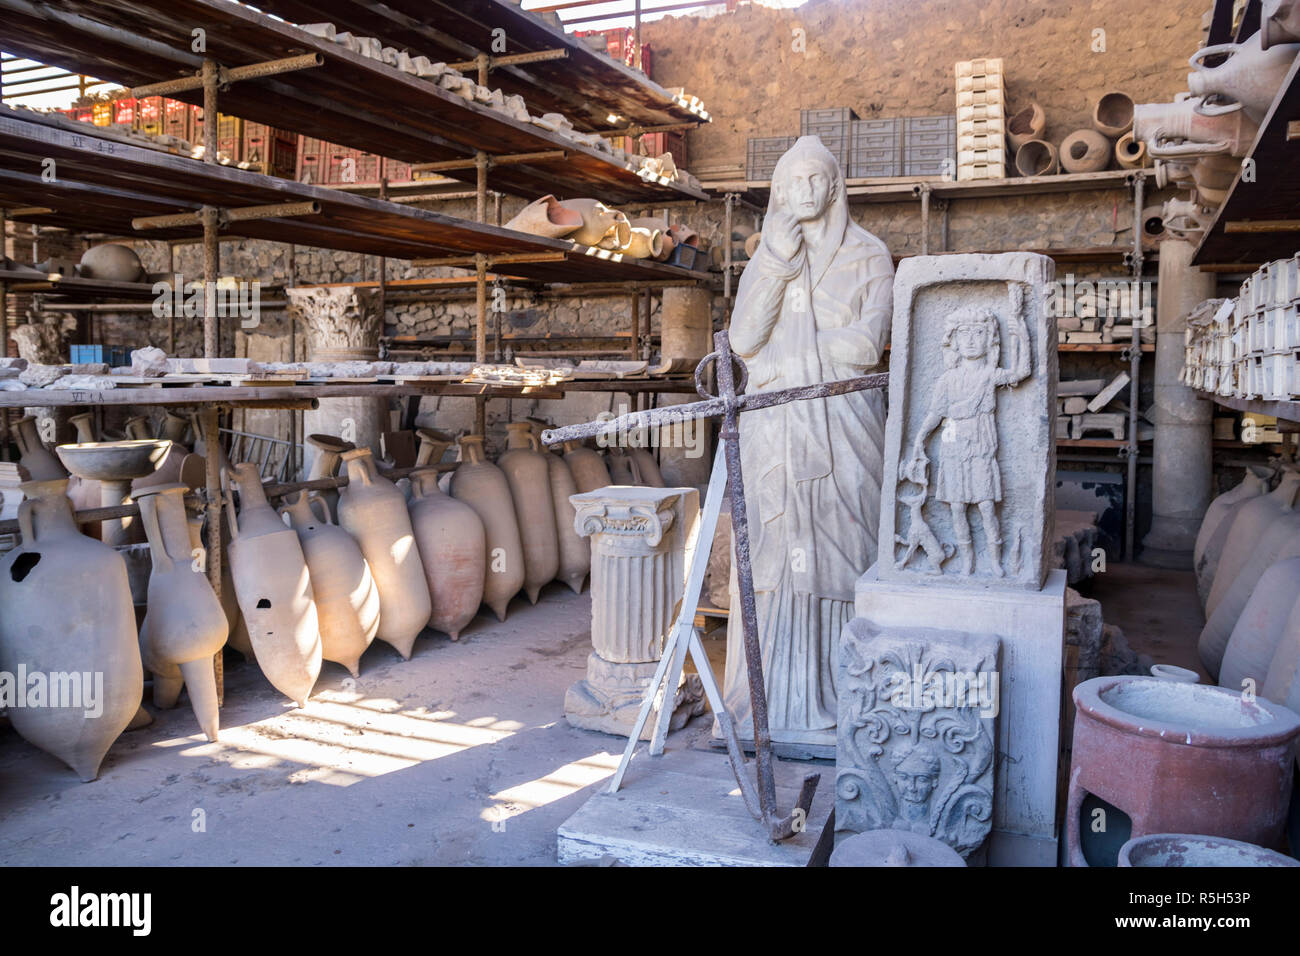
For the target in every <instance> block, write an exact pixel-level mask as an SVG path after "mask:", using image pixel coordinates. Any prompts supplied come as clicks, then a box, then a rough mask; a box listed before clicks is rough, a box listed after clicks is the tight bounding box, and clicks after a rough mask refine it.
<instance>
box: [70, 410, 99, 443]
mask: <svg viewBox="0 0 1300 956" xmlns="http://www.w3.org/2000/svg"><path fill="white" fill-rule="evenodd" d="M68 423H69V424H71V425H72V427H73V428H75V429H76V430H77V441H78V442H93V441H99V438H97V437H96V435H95V415H94V413H93V412H82V413H81V414H80V415H73V416H72V417H71V418H69V419H68Z"/></svg>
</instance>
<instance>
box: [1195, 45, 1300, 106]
mask: <svg viewBox="0 0 1300 956" xmlns="http://www.w3.org/2000/svg"><path fill="white" fill-rule="evenodd" d="M1262 42H1263V32H1262V31H1256V32H1255V33H1253V34H1252V35H1251V36H1250V37H1248V38H1247V39H1245V40H1243V41H1242V42H1241V43H1218V44H1215V45H1214V46H1206V47H1201V49H1199V50H1197V51H1196V52H1195V53H1193V54H1192V57H1191V59H1190V60H1189V61H1188V62H1189V63H1191V65H1192V72H1191V73H1189V74H1188V76H1187V88H1188V89H1189V90H1190V91H1191V92H1192V94H1193V95H1195V96H1208V95H1210V94H1212V93H1217V94H1219V95H1220V96H1223V97H1226V98H1228V99H1230V100H1236V101H1237V102H1238V103H1240V104H1241V106H1242V109H1243V110H1244V111H1245V113H1246V114H1247V115H1248V116H1249V117H1250V118H1251V119H1252V120H1254V121H1255V122H1256V123H1260V122H1263V120H1264V115H1265V114H1266V113H1267V112H1268V109H1269V107H1270V106H1272V105H1273V99H1274V97H1276V96H1277V91H1278V88H1279V87H1280V86H1281V85H1282V81H1283V80H1284V79H1286V75H1287V72H1288V71H1289V70H1290V69H1291V64H1292V63H1294V62H1295V58H1296V54H1297V53H1300V44H1297V43H1275V44H1272V45H1270V46H1269V48H1268V49H1264V47H1263V46H1262ZM1224 54H1226V55H1227V57H1228V58H1227V59H1226V60H1224V61H1223V62H1222V63H1220V64H1219V65H1218V66H1206V65H1205V61H1206V60H1207V59H1209V58H1210V57H1215V56H1221V55H1224Z"/></svg>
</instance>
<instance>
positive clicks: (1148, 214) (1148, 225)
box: [1142, 206, 1169, 249]
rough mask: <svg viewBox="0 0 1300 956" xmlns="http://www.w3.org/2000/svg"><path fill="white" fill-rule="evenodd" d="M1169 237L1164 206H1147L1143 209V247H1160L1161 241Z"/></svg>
mask: <svg viewBox="0 0 1300 956" xmlns="http://www.w3.org/2000/svg"><path fill="white" fill-rule="evenodd" d="M1167 238H1169V236H1168V234H1167V233H1166V231H1165V219H1164V208H1163V207H1162V206H1146V207H1145V208H1143V210H1142V248H1143V249H1159V248H1160V243H1161V242H1162V241H1163V240H1165V239H1167Z"/></svg>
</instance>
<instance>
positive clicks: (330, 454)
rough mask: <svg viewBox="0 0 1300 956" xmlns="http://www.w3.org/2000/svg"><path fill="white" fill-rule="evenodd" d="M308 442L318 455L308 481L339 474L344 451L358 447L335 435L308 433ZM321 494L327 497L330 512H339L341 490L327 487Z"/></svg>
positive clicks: (312, 465)
mask: <svg viewBox="0 0 1300 956" xmlns="http://www.w3.org/2000/svg"><path fill="white" fill-rule="evenodd" d="M307 444H309V445H311V446H312V447H313V448H315V449H316V457H315V458H313V459H312V463H311V469H310V470H309V471H308V473H307V480H308V481H315V480H317V479H319V478H333V477H334V476H335V475H337V474H338V471H339V461H340V460H341V458H342V456H343V453H344V452H345V451H351V450H352V449H354V448H356V447H357V446H356V445H354V444H352V442H350V441H343V439H341V438H335V437H334V436H333V435H308V436H307ZM320 494H321V497H322V498H324V499H325V503H326V504H327V505H329V509H330V514H338V511H339V490H338V489H337V488H326V489H323V490H322V491H321V493H320Z"/></svg>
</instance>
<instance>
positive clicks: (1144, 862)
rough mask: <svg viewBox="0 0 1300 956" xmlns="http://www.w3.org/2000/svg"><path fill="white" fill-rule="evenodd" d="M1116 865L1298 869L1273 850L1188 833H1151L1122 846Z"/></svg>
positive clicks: (1292, 862)
mask: <svg viewBox="0 0 1300 956" xmlns="http://www.w3.org/2000/svg"><path fill="white" fill-rule="evenodd" d="M1119 865H1120V866H1160V867H1174V866H1179V867H1181V866H1233V867H1247V866H1251V867H1254V866H1300V860H1293V859H1292V858H1291V857H1289V856H1284V855H1283V854H1281V853H1278V852H1276V851H1274V850H1266V849H1264V848H1263V847H1262V846H1256V845H1255V844H1253V843H1244V842H1242V841H1241V840H1225V839H1223V838H1222V837H1207V836H1200V835H1199V834H1190V833H1152V834H1150V835H1148V836H1144V837H1137V838H1136V839H1133V840H1129V841H1128V842H1127V843H1125V844H1124V845H1123V846H1122V847H1121V848H1120V851H1119Z"/></svg>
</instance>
